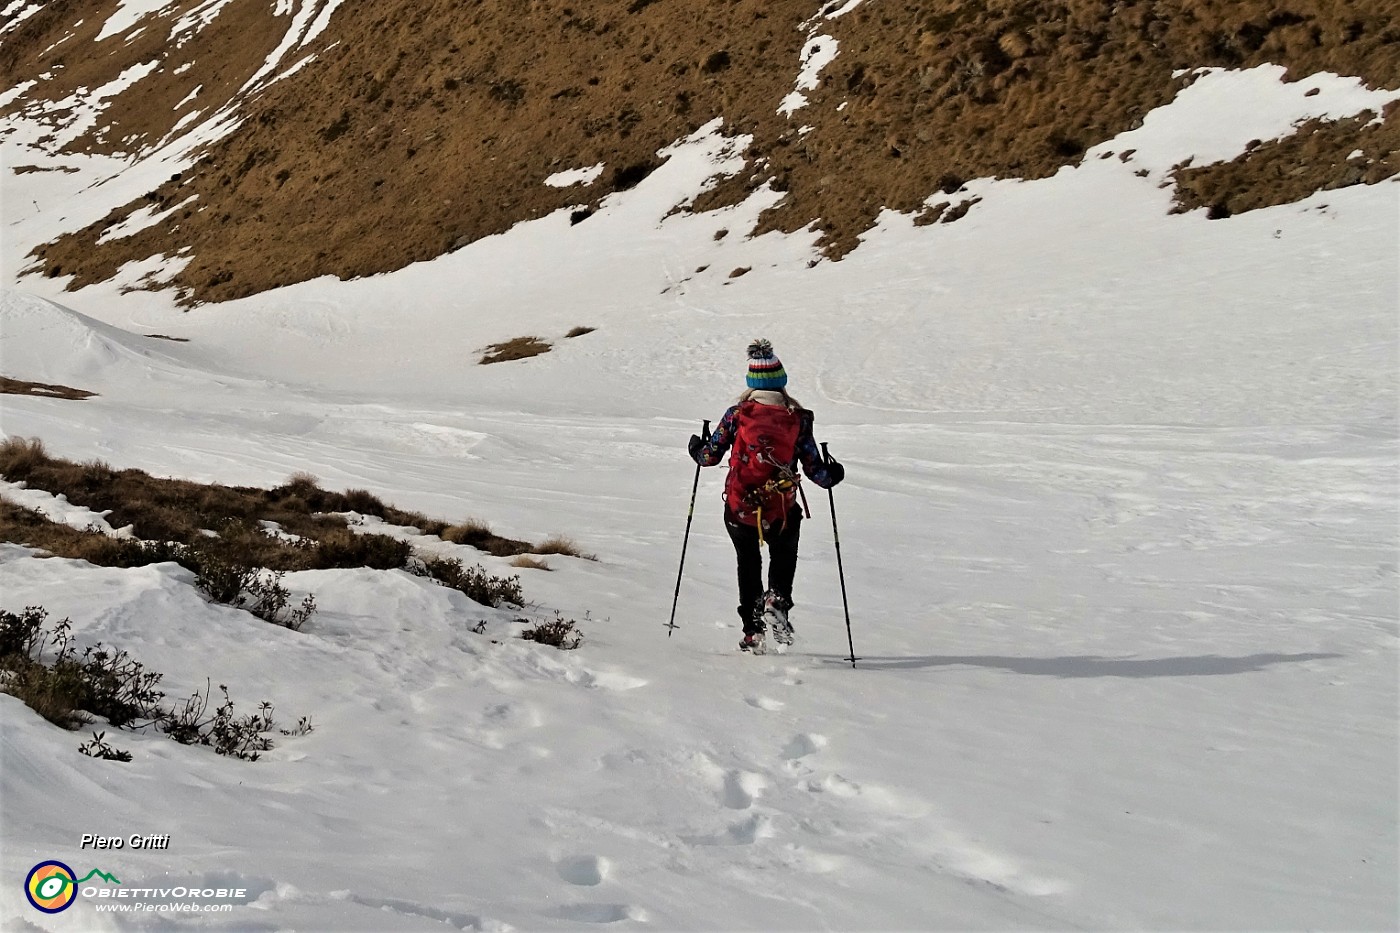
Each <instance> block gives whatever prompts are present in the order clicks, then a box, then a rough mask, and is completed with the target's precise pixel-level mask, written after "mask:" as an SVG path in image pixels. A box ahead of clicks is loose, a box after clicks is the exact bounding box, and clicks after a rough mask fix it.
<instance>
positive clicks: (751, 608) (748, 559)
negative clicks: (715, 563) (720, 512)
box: [724, 505, 802, 634]
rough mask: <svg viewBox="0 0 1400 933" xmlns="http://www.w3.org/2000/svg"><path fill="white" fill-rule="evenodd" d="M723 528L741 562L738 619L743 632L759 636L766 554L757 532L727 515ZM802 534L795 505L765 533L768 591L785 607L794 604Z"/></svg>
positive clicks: (799, 513)
mask: <svg viewBox="0 0 1400 933" xmlns="http://www.w3.org/2000/svg"><path fill="white" fill-rule="evenodd" d="M724 527H725V529H726V530H728V532H729V540H731V541H733V542H734V554H735V556H736V557H737V558H738V560H739V606H738V612H739V618H740V619H741V620H743V623H744V632H745V634H748V633H749V632H756V631H759V629H760V628H761V627H762V626H761V624H760V623H758V622H757V619H756V617H757V615H758V611H759V610H760V609H761V608H762V603H763V552H762V548H761V546H760V545H759V543H758V529H757V528H755V527H754V526H753V525H745V524H744V523H742V522H740V521H736V520H735V519H734V517H733V516H732V515H730V514H729V513H728V512H726V513H725V516H724ZM801 534H802V509H801V507H800V506H796V505H794V506H793V508H792V511H790V512H788V514H787V518H786V519H784V520H782V521H777V522H774V523H773V524H772V525H771V526H770V527H769V528H766V529H764V532H763V542H764V544H767V545H768V589H770V590H772V591H773V592H774V593H777V594H778V595H779V596H780V597H782V599H783V601H784V605H791V603H792V578H793V577H794V576H795V575H796V574H797V539H798V538H799V537H800V536H801Z"/></svg>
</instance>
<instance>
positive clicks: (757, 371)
mask: <svg viewBox="0 0 1400 933" xmlns="http://www.w3.org/2000/svg"><path fill="white" fill-rule="evenodd" d="M748 384H749V388H750V389H781V388H782V387H783V386H785V385H787V372H786V371H784V369H783V364H782V361H781V360H779V359H778V358H777V357H776V356H774V355H773V345H772V344H771V343H769V342H768V341H766V340H755V341H754V342H753V343H751V344H749V375H748Z"/></svg>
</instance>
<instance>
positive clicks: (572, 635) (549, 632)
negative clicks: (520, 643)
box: [520, 612, 583, 651]
mask: <svg viewBox="0 0 1400 933" xmlns="http://www.w3.org/2000/svg"><path fill="white" fill-rule="evenodd" d="M520 637H521V638H523V639H525V640H526V641H537V642H539V643H540V644H542V645H553V646H554V647H555V648H559V649H561V650H563V651H572V650H573V649H575V648H577V647H578V646H579V645H581V644H583V633H582V632H580V631H578V630H577V629H575V628H574V620H573V619H565V618H564V617H563V615H561V614H560V613H559V612H555V613H554V618H553V619H551V620H549V621H548V622H541V623H540V624H538V625H536V626H535V627H534V628H527V629H526V630H525V631H523V632H521V633H520Z"/></svg>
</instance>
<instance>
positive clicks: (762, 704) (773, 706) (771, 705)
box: [744, 696, 786, 713]
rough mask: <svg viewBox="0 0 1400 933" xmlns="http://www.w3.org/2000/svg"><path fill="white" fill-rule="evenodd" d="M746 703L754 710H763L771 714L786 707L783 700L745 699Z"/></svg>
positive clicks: (759, 697) (756, 697) (766, 698)
mask: <svg viewBox="0 0 1400 933" xmlns="http://www.w3.org/2000/svg"><path fill="white" fill-rule="evenodd" d="M744 702H745V703H747V704H749V705H750V706H752V707H753V708H754V709H761V710H764V711H765V712H769V713H775V712H777V711H778V710H780V709H782V708H783V707H784V706H785V705H786V704H785V703H783V701H782V700H775V699H773V698H772V697H761V696H752V697H744Z"/></svg>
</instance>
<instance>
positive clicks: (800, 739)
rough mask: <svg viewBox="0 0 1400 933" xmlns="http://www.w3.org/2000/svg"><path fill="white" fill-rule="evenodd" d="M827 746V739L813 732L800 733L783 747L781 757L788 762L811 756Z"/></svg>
mask: <svg viewBox="0 0 1400 933" xmlns="http://www.w3.org/2000/svg"><path fill="white" fill-rule="evenodd" d="M826 746H827V738H826V736H824V735H818V734H817V733H815V732H802V733H799V734H798V735H795V736H793V737H792V738H791V739H790V740H789V741H788V743H787V745H785V746H784V747H783V757H784V758H786V759H788V760H789V761H795V760H796V759H798V758H805V757H806V756H807V755H813V754H816V753H817V752H819V751H821V750H822V749H824V748H826Z"/></svg>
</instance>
